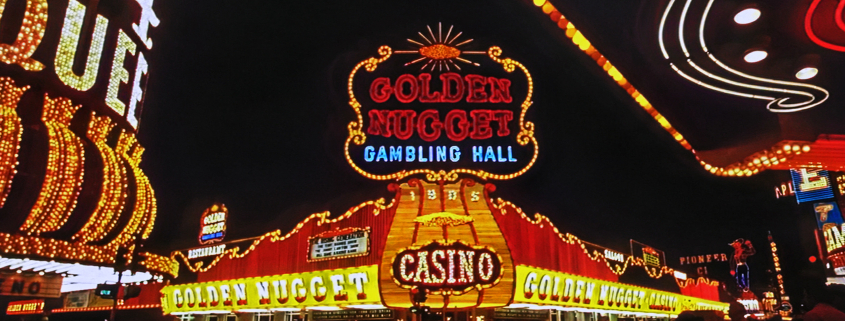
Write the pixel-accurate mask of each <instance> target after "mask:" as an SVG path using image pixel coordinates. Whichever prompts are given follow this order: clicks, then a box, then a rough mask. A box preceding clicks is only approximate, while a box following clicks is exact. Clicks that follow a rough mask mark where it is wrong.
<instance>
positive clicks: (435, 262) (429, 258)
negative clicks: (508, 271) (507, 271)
mask: <svg viewBox="0 0 845 321" xmlns="http://www.w3.org/2000/svg"><path fill="white" fill-rule="evenodd" d="M392 273H393V280H394V282H396V284H398V285H399V286H402V287H404V288H418V289H423V290H427V291H428V292H430V293H435V294H460V293H464V292H467V291H469V290H471V289H473V288H476V289H482V288H489V287H492V286H494V285H496V283H498V282H499V279H500V278H501V276H502V259H501V258H500V257H499V255H498V254H496V252H495V251H493V250H492V249H491V248H489V247H484V246H471V245H469V244H466V243H464V242H461V241H454V242H445V241H443V242H441V241H434V242H431V243H428V244H426V245H424V246H421V247H415V248H414V247H412V248H407V249H404V250H402V251H399V252H398V253H397V254H396V257H395V258H394V260H393V269H392Z"/></svg>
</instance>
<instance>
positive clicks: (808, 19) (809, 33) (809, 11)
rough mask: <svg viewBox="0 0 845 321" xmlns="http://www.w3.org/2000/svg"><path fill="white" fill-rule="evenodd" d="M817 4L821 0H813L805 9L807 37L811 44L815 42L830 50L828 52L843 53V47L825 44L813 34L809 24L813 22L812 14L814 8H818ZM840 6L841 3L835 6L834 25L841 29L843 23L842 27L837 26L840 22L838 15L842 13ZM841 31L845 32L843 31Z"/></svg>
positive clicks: (844, 48)
mask: <svg viewBox="0 0 845 321" xmlns="http://www.w3.org/2000/svg"><path fill="white" fill-rule="evenodd" d="M819 2H821V0H813V3H811V4H810V8H809V9H807V15H806V16H805V17H804V31H805V32H807V36H808V37H810V40H812V41H813V42H815V43H816V44H817V45H819V46H822V47H825V48H827V49H830V50H836V51H845V46H840V45H835V44H832V43H829V42H826V41H824V40H821V39H819V37H817V36H816V34H815V33H813V26H812V23H811V22H812V20H813V12H815V11H816V7H818V6H819ZM841 6H842V2H840V3H839V6H837V10H836V12H837V21H836V24H837V25H839V28H842V27H843V25H845V23H843V24H842V25H840V24H839V23H840V21H841V20H842V18H840V14H839V13H841V12H842V10H841V9H840V7H841ZM843 30H845V29H843Z"/></svg>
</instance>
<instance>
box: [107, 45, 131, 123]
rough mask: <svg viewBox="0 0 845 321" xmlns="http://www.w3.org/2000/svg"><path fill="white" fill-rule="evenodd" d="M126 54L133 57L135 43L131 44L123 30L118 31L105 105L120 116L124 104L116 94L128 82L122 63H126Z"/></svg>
mask: <svg viewBox="0 0 845 321" xmlns="http://www.w3.org/2000/svg"><path fill="white" fill-rule="evenodd" d="M126 53H129V54H130V55H133V56H134V55H135V43H134V42H132V39H129V36H127V35H126V33H124V32H123V30H119V31H118V33H117V48H116V49H115V50H114V60H113V62H112V65H111V76H110V77H109V86H108V90H107V91H106V105H108V106H109V107H111V109H113V110H114V111H116V112H117V113H118V114H120V115H123V114H124V112H126V110H125V109H126V104H124V103H123V102H122V101H120V99H118V98H117V92H118V91H119V90H120V84H125V83H128V82H129V71H127V70H126V68H123V63H124V62H126Z"/></svg>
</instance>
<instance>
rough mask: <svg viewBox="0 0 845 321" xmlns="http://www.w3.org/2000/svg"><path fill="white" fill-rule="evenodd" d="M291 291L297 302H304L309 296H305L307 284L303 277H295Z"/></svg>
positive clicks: (291, 284)
mask: <svg viewBox="0 0 845 321" xmlns="http://www.w3.org/2000/svg"><path fill="white" fill-rule="evenodd" d="M290 292H291V293H293V295H294V297H293V299H294V300H296V302H299V303H302V302H304V301H305V299H306V298H307V297H306V296H305V284H304V283H303V281H302V279H301V278H295V279H293V281H291V282H290Z"/></svg>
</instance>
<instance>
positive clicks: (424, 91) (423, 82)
mask: <svg viewBox="0 0 845 321" xmlns="http://www.w3.org/2000/svg"><path fill="white" fill-rule="evenodd" d="M417 77H418V78H419V79H420V102H423V103H439V102H440V93H439V92H436V91H435V92H433V93H432V92H430V91H431V90H430V88H431V87H430V86H429V83H430V82H431V74H429V73H421V74H420V75H419V76H417Z"/></svg>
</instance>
